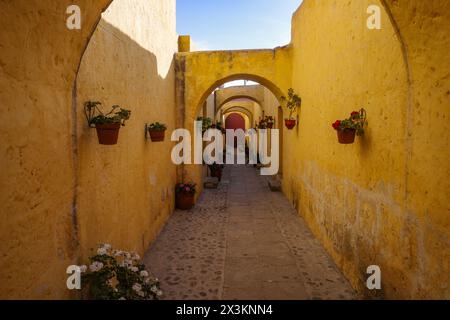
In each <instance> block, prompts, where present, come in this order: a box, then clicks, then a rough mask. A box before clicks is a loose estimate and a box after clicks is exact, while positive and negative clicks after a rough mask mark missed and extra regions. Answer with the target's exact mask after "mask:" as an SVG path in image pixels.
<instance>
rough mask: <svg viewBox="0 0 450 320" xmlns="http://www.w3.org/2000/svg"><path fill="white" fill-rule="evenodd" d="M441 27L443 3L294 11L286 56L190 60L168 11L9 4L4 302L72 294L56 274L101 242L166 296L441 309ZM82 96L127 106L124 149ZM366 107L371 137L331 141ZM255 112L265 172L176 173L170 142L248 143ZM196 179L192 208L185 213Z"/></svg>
mask: <svg viewBox="0 0 450 320" xmlns="http://www.w3.org/2000/svg"><path fill="white" fill-rule="evenodd" d="M73 5H76V6H78V7H79V8H80V12H81V18H82V19H81V21H82V27H81V28H80V29H70V28H68V24H67V23H66V19H67V18H68V8H69V7H70V6H73ZM299 5H300V1H299ZM369 6H375V7H376V8H378V9H379V14H380V19H381V22H382V27H381V28H380V29H370V28H368V27H367V26H368V25H367V19H368V17H369V15H368V8H369ZM324 21H326V22H327V23H324ZM448 21H450V4H449V2H448V1H446V0H432V1H421V0H410V1H405V2H402V1H396V0H352V1H345V2H344V1H332V0H329V1H320V2H317V1H315V0H304V1H302V4H301V6H299V8H298V9H297V10H296V12H294V13H293V16H292V21H291V24H292V32H291V41H290V43H289V44H284V46H280V47H277V48H274V49H256V50H246V49H243V50H216V51H196V50H195V49H194V45H193V43H191V40H190V37H189V36H184V35H183V36H179V35H178V34H177V31H176V23H175V22H176V0H164V1H160V0H96V1H90V0H70V1H69V0H61V1H39V0H16V1H1V0H0V44H1V47H2V50H1V53H0V100H1V101H2V106H3V109H2V111H4V113H3V114H4V115H5V117H7V120H8V121H4V122H3V128H2V130H0V138H1V139H2V143H1V153H0V155H1V159H0V160H1V162H2V167H3V168H4V170H2V171H1V172H0V186H1V191H2V192H1V193H0V201H1V203H2V211H1V216H2V224H1V226H0V239H1V241H0V253H1V257H0V266H1V267H2V273H1V275H0V283H1V289H2V290H0V298H3V299H14V298H19V299H77V298H80V294H79V292H75V291H70V290H68V289H67V285H66V280H67V273H66V270H67V267H68V266H70V265H81V264H85V263H86V261H88V258H89V257H90V256H91V254H92V249H93V248H96V246H97V245H98V244H100V243H111V244H112V245H114V247H117V248H120V249H124V250H127V251H134V252H137V253H139V254H140V255H143V254H144V253H146V258H145V263H146V265H147V266H148V268H149V269H151V271H152V272H154V273H155V274H157V275H158V277H160V278H161V280H162V287H163V289H164V290H165V291H166V294H167V298H168V299H172V298H180V299H187V298H193V299H206V298H210V299H214V298H222V299H253V298H254V299H353V298H359V297H362V298H373V297H375V298H386V299H450V296H449V292H450V290H448V288H449V285H450V276H449V275H450V266H449V263H448V262H449V261H450V250H449V248H450V240H449V239H450V227H449V226H450V222H449V215H448V212H449V206H448V205H449V199H450V194H449V190H450V185H449V183H450V179H449V177H450V167H449V164H450V162H449V161H448V159H449V157H450V151H449V150H450V148H448V145H449V134H448V132H450V123H449V121H448V119H449V118H450V114H449V109H448V108H447V106H448V105H449V104H450V92H449V90H448V88H449V87H450V78H449V76H448V75H449V74H450V65H449V64H448V61H449V59H448V58H449V56H448V55H449V52H450V44H449V41H448V34H450V24H449V23H448ZM193 40H194V41H195V39H193ZM236 83H238V84H236ZM290 88H292V89H293V90H294V92H295V93H298V94H299V95H300V96H301V100H302V103H301V106H299V108H298V109H297V110H296V111H295V112H294V113H292V118H291V119H290V120H295V121H296V123H295V127H294V128H292V129H288V128H287V127H286V125H285V122H284V121H285V119H287V118H288V117H289V116H290V115H291V114H290V112H289V110H288V109H287V108H286V103H285V101H284V100H283V99H282V97H283V96H286V95H287V93H288V90H289V89H290ZM89 101H91V102H94V101H99V102H101V103H102V105H101V108H102V110H103V111H104V112H105V113H106V112H108V111H109V110H110V108H111V106H115V105H119V106H120V107H122V108H125V109H127V110H128V109H129V110H131V117H130V119H129V120H127V122H126V125H125V126H124V127H121V128H120V135H119V140H118V143H117V144H116V145H104V144H100V143H99V139H98V135H97V133H96V129H95V128H93V126H92V123H91V122H90V121H89V114H88V112H86V109H85V106H86V102H89ZM361 107H363V108H364V110H365V111H366V113H367V120H368V126H367V127H365V132H364V135H363V136H361V137H357V138H356V141H355V143H354V144H351V145H342V144H339V143H338V140H337V137H336V132H335V131H334V130H333V129H332V128H331V124H332V123H333V122H334V121H336V119H343V117H346V116H347V117H348V115H349V114H350V113H351V112H354V111H355V110H356V111H358V110H360V109H361ZM266 117H271V118H273V121H274V124H273V127H272V128H271V129H268V132H269V133H270V132H275V130H278V131H277V132H279V135H278V139H277V141H273V140H270V143H274V142H277V143H278V145H279V147H280V154H279V158H280V161H279V162H280V169H279V170H278V173H277V174H275V175H273V176H270V177H265V176H262V175H261V169H264V165H261V164H258V165H257V166H252V165H241V166H237V165H229V166H226V167H225V169H224V177H223V179H222V181H221V182H220V183H218V184H213V187H216V189H214V188H212V189H211V188H209V187H211V185H208V188H207V187H206V186H207V184H205V182H208V181H209V180H210V179H209V178H211V177H209V175H210V174H209V173H208V170H207V167H208V166H207V165H200V164H189V163H186V164H182V165H176V164H175V163H174V161H173V155H172V154H171V151H172V149H173V147H174V146H175V145H176V143H178V142H179V141H171V134H172V132H174V131H175V130H176V129H180V128H184V129H186V130H187V132H188V133H190V134H191V136H192V137H193V141H192V144H193V145H194V144H195V141H194V137H195V134H194V123H195V121H196V120H198V119H199V118H202V119H208V118H209V119H210V120H211V125H213V124H215V125H216V126H217V125H218V124H222V125H224V126H225V129H227V128H231V129H236V128H242V129H245V130H246V131H247V130H250V129H256V131H257V132H258V133H259V132H261V129H263V126H262V125H261V120H264V119H266ZM91 120H92V119H91ZM155 123H158V124H161V123H162V124H164V125H165V127H166V129H167V131H166V132H167V134H166V136H165V139H164V141H162V142H154V141H153V140H151V139H150V137H149V136H148V128H149V126H150V124H155ZM189 182H192V183H195V184H196V185H197V193H196V195H195V203H196V205H195V206H194V207H193V208H192V209H191V210H188V211H179V210H176V209H175V204H176V196H177V189H176V185H177V184H179V183H189ZM373 265H376V266H379V267H380V269H381V270H382V271H383V272H382V275H383V277H382V289H380V290H377V291H373V290H370V289H369V288H368V287H367V285H366V280H367V277H368V275H367V268H368V267H369V266H373ZM249 270H252V271H254V272H249Z"/></svg>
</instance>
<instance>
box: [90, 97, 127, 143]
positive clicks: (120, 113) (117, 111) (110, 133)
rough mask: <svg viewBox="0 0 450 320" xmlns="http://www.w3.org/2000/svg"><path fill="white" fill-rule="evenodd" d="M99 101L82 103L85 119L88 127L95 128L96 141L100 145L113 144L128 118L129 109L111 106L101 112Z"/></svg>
mask: <svg viewBox="0 0 450 320" xmlns="http://www.w3.org/2000/svg"><path fill="white" fill-rule="evenodd" d="M99 106H101V103H100V102H92V101H88V102H86V103H85V105H84V111H85V114H86V119H87V121H88V124H89V126H90V127H95V128H96V129H97V136H98V142H99V143H100V144H102V145H115V144H117V141H118V138H119V131H120V127H121V126H125V121H127V120H129V119H130V116H131V111H130V110H126V109H122V108H121V107H120V106H117V105H115V106H113V107H112V109H111V111H110V112H108V113H103V112H102V111H101V110H100V108H99Z"/></svg>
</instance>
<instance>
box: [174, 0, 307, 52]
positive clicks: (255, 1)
mask: <svg viewBox="0 0 450 320" xmlns="http://www.w3.org/2000/svg"><path fill="white" fill-rule="evenodd" d="M301 2H302V0H177V32H178V34H180V35H185V34H188V35H190V36H191V38H192V41H193V42H194V43H195V46H196V47H197V49H198V50H233V49H258V48H274V47H277V46H280V45H286V44H288V43H289V42H290V39H291V17H292V14H293V13H294V11H295V10H296V9H297V8H298V7H299V5H300V4H301Z"/></svg>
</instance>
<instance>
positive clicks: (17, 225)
mask: <svg viewBox="0 0 450 320" xmlns="http://www.w3.org/2000/svg"><path fill="white" fill-rule="evenodd" d="M144 2H145V3H147V5H149V7H150V9H149V8H148V7H147V8H146V9H143V8H142V6H143V4H144ZM110 3H111V0H96V1H90V0H89V1H88V0H71V1H69V0H67V1H66V0H61V1H40V0H39V1H38V0H17V1H0V44H1V46H2V50H1V51H0V100H1V101H2V104H1V107H2V114H3V115H4V117H5V121H4V122H5V125H4V126H2V129H1V130H0V139H1V143H0V148H1V149H0V162H1V165H2V168H6V170H2V171H1V173H0V187H1V191H2V192H1V193H0V194H1V196H0V197H1V202H2V209H1V210H0V212H1V219H2V223H1V224H0V252H1V257H0V267H1V268H2V273H1V275H0V288H1V290H0V298H1V299H14V298H19V299H22V298H28V299H30V298H33V299H51V298H69V297H76V295H75V294H70V293H69V292H68V290H67V288H66V279H67V274H66V268H67V267H68V266H69V265H72V264H77V263H80V262H82V261H81V259H80V258H82V257H85V256H86V253H87V252H88V250H89V248H90V247H91V246H95V245H96V244H97V243H98V242H103V241H111V242H114V244H116V245H118V246H122V247H124V249H127V248H128V249H130V250H133V249H134V250H137V251H139V252H140V253H142V252H143V248H144V246H145V245H147V244H148V243H149V241H151V240H152V239H153V238H154V236H155V234H156V233H157V232H158V230H159V228H160V227H161V225H162V223H163V222H164V220H165V219H166V217H167V214H168V212H169V210H170V206H171V205H172V203H173V202H172V201H171V197H172V195H171V192H172V190H173V181H174V179H175V176H174V174H175V171H174V169H173V168H172V167H171V165H170V164H171V161H170V157H169V158H167V154H169V152H170V146H169V144H167V143H165V144H161V145H153V144H151V143H150V142H145V141H144V124H145V123H146V122H151V121H159V120H162V121H165V122H166V123H168V124H169V128H171V129H172V128H174V126H175V123H174V119H175V117H176V111H175V101H174V100H175V92H174V81H175V80H174V79H175V78H174V68H173V65H172V59H173V54H174V52H175V49H176V40H177V38H176V34H175V1H164V2H162V1H156V0H155V1H150V3H149V1H127V0H115V1H114V4H113V6H112V7H111V8H110V10H109V11H108V13H107V15H106V16H105V20H104V21H102V22H101V23H100V25H99V28H98V29H97V32H96V34H95V35H94V36H93V37H94V39H93V41H92V42H91V43H90V45H89V48H88V49H87V52H86V56H85V58H84V59H83V63H82V66H81V70H80V73H78V71H79V68H80V61H81V58H82V55H83V52H84V51H85V49H86V47H87V45H88V43H89V40H90V37H91V35H92V33H93V31H94V30H95V27H96V25H97V23H98V21H99V20H100V14H101V12H102V11H103V10H104V9H106V8H107V7H108V5H109V4H110ZM72 4H75V5H78V6H79V7H80V9H81V17H82V28H81V30H69V29H67V27H66V19H67V17H68V15H67V14H66V9H67V7H68V6H69V5H72ZM119 11H120V12H119ZM108 17H109V18H110V19H109V20H107V19H108ZM125 17H128V18H130V19H128V20H125V19H126V18H125ZM112 20H113V21H112ZM140 24H144V25H146V26H147V28H146V29H145V30H144V31H143V32H138V31H137V30H138V27H139V25H140ZM92 50H98V52H97V53H93V52H92ZM96 54H98V55H97V56H96ZM77 74H78V76H79V80H80V79H83V81H78V90H75V89H74V88H75V78H76V75H77ZM85 99H100V100H102V101H104V102H105V104H106V105H107V106H110V105H112V104H113V103H117V104H121V105H123V106H124V107H129V108H130V109H132V110H133V118H132V120H131V121H130V122H129V123H128V125H127V127H126V128H123V129H122V130H121V134H120V141H119V145H118V146H116V147H109V148H106V147H101V146H99V145H98V142H97V141H96V137H95V130H88V129H87V128H86V124H85V120H84V115H83V114H82V112H81V108H82V103H83V102H84V100H85ZM156 115H157V116H156ZM6 119H7V121H6ZM163 170H164V172H165V179H164V181H161V176H160V174H159V173H158V172H161V171H163ZM167 177H169V178H168V179H167ZM169 185H170V188H169ZM133 189H134V190H135V192H132V191H131V190H133ZM164 198H166V202H165V203H164V204H162V202H163V199H164ZM102 201H104V202H103V203H102ZM88 205H89V208H88ZM144 230H145V231H144Z"/></svg>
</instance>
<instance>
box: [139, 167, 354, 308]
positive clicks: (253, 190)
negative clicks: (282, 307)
mask: <svg viewBox="0 0 450 320" xmlns="http://www.w3.org/2000/svg"><path fill="white" fill-rule="evenodd" d="M145 263H146V264H147V266H148V267H149V269H150V270H151V271H152V272H153V273H154V275H155V276H157V277H158V278H159V279H160V280H161V283H162V289H163V291H164V293H165V299H168V300H175V299H181V300H184V299H192V300H220V299H223V300H278V299H280V300H303V299H355V298H356V295H355V293H354V291H353V290H352V288H351V287H350V285H349V283H348V282H347V280H346V279H345V278H344V277H343V275H342V274H341V273H340V271H339V270H338V268H337V267H336V265H335V264H334V263H333V262H332V260H331V258H330V257H329V256H328V254H327V253H326V251H325V250H324V249H323V247H322V246H321V245H320V243H319V242H318V241H317V240H316V239H315V238H314V236H313V235H312V233H311V232H310V231H309V229H308V228H307V226H306V224H305V222H304V220H303V219H301V218H300V217H299V216H298V215H297V213H296V211H295V210H294V209H293V208H292V206H291V205H290V204H289V202H288V200H287V199H286V198H285V197H284V196H283V194H282V193H273V192H271V191H270V190H269V188H268V186H267V178H266V177H261V176H259V171H257V170H256V169H254V168H253V167H249V166H227V168H226V169H225V176H224V179H223V181H222V183H221V185H220V187H219V189H217V190H205V192H204V193H203V195H202V197H201V199H200V201H199V203H198V204H197V205H196V207H195V208H194V209H193V210H191V211H187V212H182V211H176V212H175V213H174V214H173V216H172V217H171V218H170V219H169V222H168V224H167V225H166V227H165V228H164V230H163V231H162V233H161V234H160V236H159V237H158V239H157V240H156V241H155V243H154V244H153V246H152V247H151V248H150V250H149V251H148V252H147V254H146V257H145Z"/></svg>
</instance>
